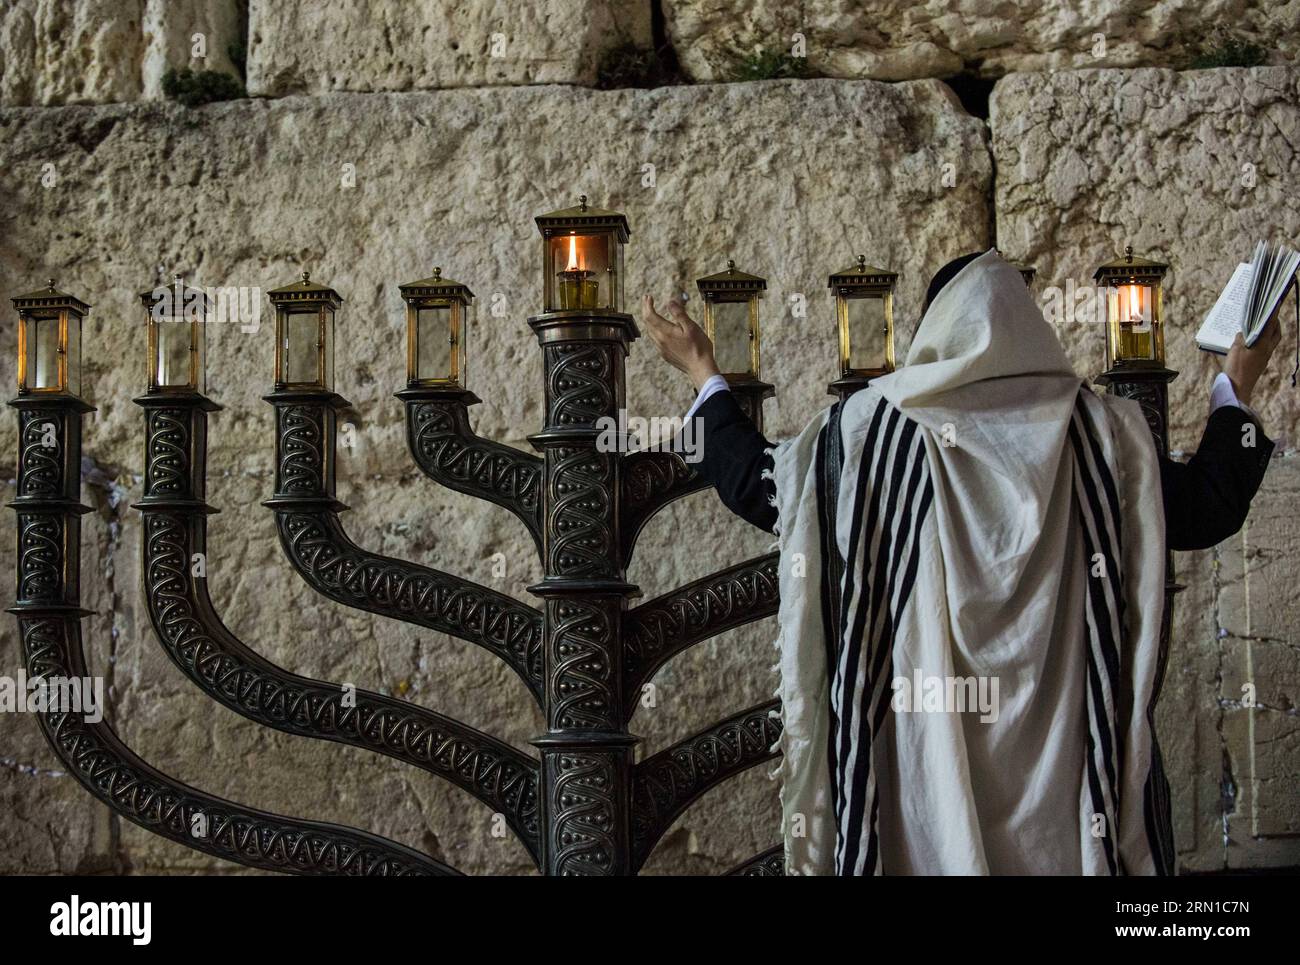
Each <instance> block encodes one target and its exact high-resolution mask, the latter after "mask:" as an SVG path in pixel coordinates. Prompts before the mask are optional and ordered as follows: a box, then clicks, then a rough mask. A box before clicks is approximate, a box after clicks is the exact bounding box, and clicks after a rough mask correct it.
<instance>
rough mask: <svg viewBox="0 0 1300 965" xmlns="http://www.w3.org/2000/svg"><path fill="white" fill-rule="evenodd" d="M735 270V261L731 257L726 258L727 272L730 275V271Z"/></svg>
mask: <svg viewBox="0 0 1300 965" xmlns="http://www.w3.org/2000/svg"><path fill="white" fill-rule="evenodd" d="M735 270H736V263H735V262H734V261H733V260H732V259H730V258H728V259H727V274H729V275H730V274H731V273H732V272H734V271H735Z"/></svg>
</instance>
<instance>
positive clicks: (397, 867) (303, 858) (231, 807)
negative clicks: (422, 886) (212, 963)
mask: <svg viewBox="0 0 1300 965" xmlns="http://www.w3.org/2000/svg"><path fill="white" fill-rule="evenodd" d="M19 632H20V634H21V635H22V640H23V649H24V651H25V652H26V654H27V669H28V673H29V674H31V675H32V676H33V677H36V676H40V677H44V678H46V679H50V678H56V677H80V676H84V674H85V659H84V655H83V654H82V652H81V640H80V628H79V627H78V626H77V623H76V621H75V620H73V619H63V618H50V619H20V620H19ZM41 726H42V728H43V729H44V731H45V735H46V738H47V739H48V741H49V743H50V746H51V747H53V748H54V750H55V751H56V753H58V755H59V758H60V760H62V761H63V763H64V765H65V766H66V767H67V768H68V769H69V771H71V772H72V774H73V775H75V776H76V778H77V779H78V780H79V781H80V782H81V784H82V786H84V787H85V788H86V789H87V790H88V791H90V792H91V793H92V794H94V795H95V796H96V797H97V798H99V799H100V800H101V801H103V802H104V803H105V804H107V805H108V806H109V807H110V808H112V809H113V810H114V811H116V812H117V813H118V814H121V815H122V816H123V817H125V818H127V819H129V820H131V821H133V822H135V823H136V824H139V825H140V826H141V827H143V828H145V829H147V830H149V831H152V832H154V833H155V834H159V835H161V836H163V837H165V838H169V839H171V840H172V841H176V842H178V843H180V844H183V845H186V846H188V847H191V848H194V849H196V850H198V851H203V852H206V853H208V854H211V855H215V856H216V857H219V858H225V859H227V860H231V861H236V862H238V863H239V864H243V865H248V866H249V867H253V868H263V869H266V870H268V871H281V872H287V873H290V874H301V875H397V876H406V875H422V874H423V875H454V874H456V873H457V872H456V871H454V870H453V869H452V868H449V867H447V866H446V865H444V864H442V863H441V862H439V861H435V860H434V859H432V858H429V857H427V856H425V855H422V854H420V853H419V852H417V851H413V850H411V849H409V848H406V847H404V846H402V845H399V844H396V843H395V842H391V841H385V840H384V839H383V838H380V837H377V836H375V835H371V834H367V833H366V832H364V831H356V830H353V829H350V828H343V827H338V826H336V825H330V824H324V823H320V822H315V821H301V820H296V819H293V818H284V817H280V816H278V815H274V814H267V813H265V812H262V811H257V810H253V809H251V808H242V807H240V806H238V805H236V804H233V803H232V802H230V801H225V800H222V799H221V798H218V797H214V796H212V795H208V794H204V793H203V792H201V791H196V790H195V789H194V788H191V787H189V786H187V785H185V784H182V783H180V782H179V781H173V780H172V779H170V778H168V777H167V776H166V775H164V774H162V773H161V772H159V771H157V770H155V769H154V768H152V767H150V766H149V765H148V764H146V763H145V762H144V761H142V760H140V758H139V757H137V756H136V755H135V754H134V753H132V752H131V751H130V750H129V749H128V748H127V747H126V745H125V744H123V743H122V742H121V740H119V739H118V737H117V735H116V734H115V733H114V732H113V730H112V728H110V727H109V726H108V725H106V724H104V723H98V724H88V723H86V721H85V719H84V718H83V717H82V716H80V715H78V714H75V713H63V712H56V711H46V712H44V713H42V714H41Z"/></svg>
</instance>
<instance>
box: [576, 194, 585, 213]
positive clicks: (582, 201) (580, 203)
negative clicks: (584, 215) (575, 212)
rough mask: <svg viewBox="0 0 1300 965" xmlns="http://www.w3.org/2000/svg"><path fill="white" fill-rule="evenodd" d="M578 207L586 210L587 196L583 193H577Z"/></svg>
mask: <svg viewBox="0 0 1300 965" xmlns="http://www.w3.org/2000/svg"><path fill="white" fill-rule="evenodd" d="M578 207H579V208H581V209H582V210H583V211H586V210H587V196H586V195H585V194H580V195H578Z"/></svg>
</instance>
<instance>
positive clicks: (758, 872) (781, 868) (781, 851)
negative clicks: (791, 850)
mask: <svg viewBox="0 0 1300 965" xmlns="http://www.w3.org/2000/svg"><path fill="white" fill-rule="evenodd" d="M724 877H728V878H784V877H785V845H783V844H778V845H776V846H775V847H771V848H768V849H767V850H766V851H760V852H759V853H758V854H756V855H754V857H752V858H747V859H746V860H744V861H742V862H741V863H740V864H738V865H736V866H735V867H734V868H732V869H731V870H730V871H728V872H726V873H725V874H724Z"/></svg>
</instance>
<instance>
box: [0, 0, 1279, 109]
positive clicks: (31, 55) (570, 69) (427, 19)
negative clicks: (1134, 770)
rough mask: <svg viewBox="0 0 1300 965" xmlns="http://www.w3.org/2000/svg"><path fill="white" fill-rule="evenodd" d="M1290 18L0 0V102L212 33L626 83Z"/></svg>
mask: <svg viewBox="0 0 1300 965" xmlns="http://www.w3.org/2000/svg"><path fill="white" fill-rule="evenodd" d="M196 35H201V37H202V39H203V43H204V45H205V53H204V55H203V56H194V48H193V44H194V41H195V39H196ZM1297 37H1300V0H1208V2H1207V0H1101V2H1097V3H1090V4H1086V5H1082V6H1081V5H1080V4H1078V3H1073V2H1069V0H996V2H994V0H957V2H953V0H924V2H920V3H916V2H911V0H866V2H863V0H807V2H804V3H788V2H783V0H744V2H742V0H547V2H545V3H509V2H506V0H476V2H474V3H458V2H455V0H422V2H420V3H411V2H407V0H331V2H330V3H324V2H318V0H295V2H287V0H8V2H7V3H6V4H5V5H4V7H3V9H0V75H3V81H2V82H0V105H25V104H42V105H48V104H82V103H112V102H117V101H133V100H141V99H146V100H152V99H157V98H159V97H161V96H162V92H161V78H162V74H163V72H164V71H165V70H166V69H167V68H168V67H176V68H180V67H186V66H189V67H192V68H194V69H196V70H200V69H207V70H215V71H219V72H222V73H227V74H238V73H240V72H241V69H242V68H241V67H239V66H236V65H235V64H233V63H232V61H231V57H230V51H231V49H232V45H233V46H234V48H236V49H238V50H244V49H245V48H246V56H247V67H246V73H247V81H248V90H249V92H250V93H251V94H252V95H254V96H263V97H283V96H287V95H291V94H306V93H324V92H327V91H336V90H347V91H397V90H431V89H440V88H447V87H481V86H487V85H491V86H499V85H521V84H576V85H580V86H585V87H590V86H605V84H606V82H607V81H608V80H609V78H611V77H614V76H619V77H623V78H624V81H623V83H622V84H620V85H619V86H624V85H630V86H637V84H636V82H635V81H628V80H626V78H627V77H628V76H630V75H635V74H637V73H638V71H641V72H644V68H645V67H646V63H647V62H652V63H655V64H656V65H657V66H656V67H654V73H653V76H654V77H656V78H658V80H657V81H656V82H662V80H663V79H664V78H665V77H667V78H672V77H673V76H674V75H675V72H679V79H681V80H685V81H693V82H711V81H728V80H732V79H734V78H735V77H736V76H737V74H738V71H741V70H742V69H743V68H744V67H745V65H746V62H747V61H749V60H751V59H752V58H753V57H754V55H755V53H756V52H759V51H765V52H767V54H769V55H771V56H773V57H776V58H777V59H778V60H780V59H781V58H786V57H792V58H793V61H791V62H790V63H787V64H786V65H785V66H787V67H789V66H795V67H797V68H798V69H799V70H801V71H802V72H803V73H805V74H807V75H808V76H817V77H839V78H870V79H875V80H889V81H896V80H914V79H920V78H927V77H936V78H947V77H953V76H956V75H969V76H975V77H982V78H996V77H1001V76H1003V75H1005V74H1008V73H1012V72H1016V71H1036V70H1056V69H1063V68H1081V67H1166V68H1174V69H1181V68H1185V67H1188V66H1190V65H1192V63H1193V62H1194V61H1195V60H1196V59H1197V58H1203V57H1206V56H1209V57H1215V56H1218V57H1224V56H1227V57H1228V59H1229V60H1234V59H1240V58H1241V57H1243V56H1245V57H1248V58H1249V59H1250V60H1251V62H1252V64H1253V63H1256V62H1258V63H1272V64H1281V63H1293V62H1294V61H1295V60H1296V58H1297V56H1298V55H1300V44H1298V42H1297ZM650 52H653V53H650ZM774 66H780V65H779V64H777V65H774V64H772V63H768V65H767V67H766V68H760V69H769V70H770V69H773V67H774Z"/></svg>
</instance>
